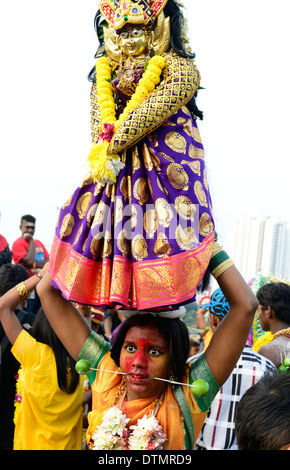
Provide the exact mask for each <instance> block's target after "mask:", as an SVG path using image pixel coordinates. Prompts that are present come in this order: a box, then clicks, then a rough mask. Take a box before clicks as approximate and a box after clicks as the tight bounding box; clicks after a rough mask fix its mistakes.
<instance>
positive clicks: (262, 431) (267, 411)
mask: <svg viewBox="0 0 290 470" xmlns="http://www.w3.org/2000/svg"><path fill="white" fill-rule="evenodd" d="M235 430H236V437H237V443H238V448H239V450H279V449H281V447H283V446H285V445H286V444H289V443H290V374H282V373H278V372H276V373H271V374H269V373H267V374H265V375H264V376H263V377H262V378H261V379H260V380H259V381H258V382H257V383H256V384H255V385H253V386H252V387H251V388H250V389H248V390H247V391H246V393H245V394H244V395H243V396H242V398H241V400H240V402H239V405H238V407H237V414H236V419H235Z"/></svg>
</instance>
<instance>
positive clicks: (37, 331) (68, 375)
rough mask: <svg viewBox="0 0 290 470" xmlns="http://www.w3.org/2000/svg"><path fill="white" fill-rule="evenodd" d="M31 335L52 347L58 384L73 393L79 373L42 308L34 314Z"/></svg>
mask: <svg viewBox="0 0 290 470" xmlns="http://www.w3.org/2000/svg"><path fill="white" fill-rule="evenodd" d="M32 336H33V337H34V338H35V339H36V341H38V342H39V343H43V344H47V345H48V346H49V347H50V348H51V349H52V351H53V353H54V357H55V362H56V368H57V380H58V386H59V388H60V389H61V390H62V391H63V392H65V393H68V394H70V393H73V392H74V391H75V390H76V388H77V386H78V383H79V374H78V373H77V372H76V370H75V364H76V361H75V360H74V359H73V358H72V357H71V356H70V354H69V353H68V352H67V350H66V349H65V347H64V346H63V344H62V343H61V341H60V340H59V339H58V337H57V336H56V334H55V332H54V330H53V329H52V327H51V325H50V323H49V321H48V319H47V317H46V315H45V313H44V311H43V309H42V308H40V309H39V311H38V312H37V314H36V317H35V320H34V323H33V327H32ZM68 369H69V372H68Z"/></svg>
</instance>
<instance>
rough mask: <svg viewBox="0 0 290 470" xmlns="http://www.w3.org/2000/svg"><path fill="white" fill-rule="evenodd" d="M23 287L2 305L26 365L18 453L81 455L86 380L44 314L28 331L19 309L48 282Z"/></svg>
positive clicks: (20, 388)
mask: <svg viewBox="0 0 290 470" xmlns="http://www.w3.org/2000/svg"><path fill="white" fill-rule="evenodd" d="M45 270H46V268H44V269H43V270H41V272H40V273H39V275H35V276H33V277H31V278H29V279H28V280H27V281H26V282H25V284H24V283H20V284H18V285H17V286H16V287H14V288H13V289H11V290H10V291H8V292H7V293H6V294H5V295H4V296H3V297H1V299H0V321H1V323H2V326H3V328H4V330H5V333H6V335H7V337H8V339H9V340H10V342H11V344H12V345H13V346H12V350H11V351H12V353H13V354H14V356H15V357H16V359H17V360H18V362H19V363H20V365H21V367H20V370H19V379H18V383H17V395H16V408H15V418H14V419H15V433H14V446H13V449H14V450H81V449H82V424H83V422H82V401H83V378H82V377H80V376H79V375H78V374H77V373H76V371H75V361H74V360H73V359H72V357H71V356H70V355H69V354H68V353H67V351H66V350H65V348H64V347H63V345H62V343H61V342H60V341H59V339H58V338H57V336H56V334H55V333H54V331H53V329H52V328H51V326H50V324H49V322H48V320H47V318H46V316H45V313H44V311H43V310H41V311H39V312H38V313H37V315H36V319H35V321H34V324H33V329H32V334H29V333H28V332H27V331H25V330H24V329H23V328H22V326H21V324H20V322H19V321H18V319H17V317H16V315H15V314H14V309H15V308H16V307H17V305H18V304H19V302H21V301H23V300H24V299H25V298H27V296H28V295H29V292H31V291H32V290H33V289H35V287H36V285H37V284H38V282H39V281H40V279H41V278H42V275H43V274H44V272H43V273H42V271H45Z"/></svg>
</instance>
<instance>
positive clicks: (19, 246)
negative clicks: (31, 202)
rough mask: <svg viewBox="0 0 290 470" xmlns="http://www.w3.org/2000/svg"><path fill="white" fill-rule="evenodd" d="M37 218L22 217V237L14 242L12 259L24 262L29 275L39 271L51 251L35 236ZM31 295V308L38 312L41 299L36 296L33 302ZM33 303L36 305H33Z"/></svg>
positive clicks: (18, 262)
mask: <svg viewBox="0 0 290 470" xmlns="http://www.w3.org/2000/svg"><path fill="white" fill-rule="evenodd" d="M35 222H36V219H35V217H33V216H32V215H24V216H22V217H21V222H20V230H21V237H19V238H17V240H15V242H14V243H13V244H12V248H11V251H12V255H13V256H12V260H13V262H14V263H15V264H22V265H23V266H24V267H25V268H26V269H27V271H28V274H29V276H33V275H34V274H36V273H38V272H39V271H40V270H41V268H42V267H43V266H44V265H45V263H46V262H47V261H48V260H49V253H48V251H47V250H46V248H45V246H44V245H43V243H41V241H39V240H36V239H34V238H33V236H34V232H35ZM32 300H33V296H31V299H30V301H29V302H28V304H29V305H30V306H29V310H30V311H33V312H34V313H36V311H37V309H38V308H39V307H40V302H39V299H38V298H37V295H36V298H35V301H34V302H32ZM32 304H33V305H34V306H33V307H32Z"/></svg>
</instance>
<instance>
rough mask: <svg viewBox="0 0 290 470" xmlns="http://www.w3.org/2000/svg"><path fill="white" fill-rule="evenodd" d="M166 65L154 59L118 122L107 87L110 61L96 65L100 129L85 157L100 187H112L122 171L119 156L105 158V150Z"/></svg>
mask: <svg viewBox="0 0 290 470" xmlns="http://www.w3.org/2000/svg"><path fill="white" fill-rule="evenodd" d="M165 65H166V59H165V57H162V56H158V55H157V56H153V57H152V58H151V59H150V60H149V62H148V65H147V68H146V70H145V72H144V74H143V76H142V78H141V79H140V81H139V83H138V85H137V87H136V90H135V93H134V94H133V96H132V97H131V99H130V101H129V102H128V103H127V106H126V107H125V109H124V111H123V113H122V114H121V115H120V117H119V119H117V118H116V105H115V100H114V91H113V87H112V85H111V83H110V81H111V79H112V71H111V67H110V61H109V59H108V58H107V57H100V58H99V59H98V60H97V63H96V87H97V96H98V103H99V106H100V116H101V128H102V132H101V133H100V134H99V137H100V140H99V141H98V142H97V143H96V144H93V145H92V147H91V150H90V153H89V155H88V161H89V165H90V168H91V170H92V176H93V178H94V181H98V182H100V183H101V184H103V185H104V184H106V183H109V184H113V183H115V182H116V178H117V176H118V174H119V172H120V171H121V169H122V168H124V163H122V162H121V161H120V157H119V155H116V154H115V155H108V147H109V144H110V141H111V139H112V137H113V135H114V133H115V132H116V131H117V130H118V128H119V126H120V125H121V123H122V122H123V121H125V119H126V118H127V116H128V115H129V113H130V112H132V111H133V110H134V109H135V108H136V107H137V106H138V105H139V104H140V103H142V102H143V101H144V100H145V98H147V96H148V95H149V93H151V92H152V91H154V89H155V86H156V85H158V84H159V83H160V77H161V74H162V70H163V69H164V67H165Z"/></svg>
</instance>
